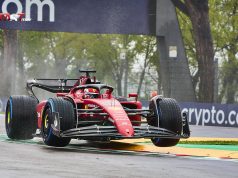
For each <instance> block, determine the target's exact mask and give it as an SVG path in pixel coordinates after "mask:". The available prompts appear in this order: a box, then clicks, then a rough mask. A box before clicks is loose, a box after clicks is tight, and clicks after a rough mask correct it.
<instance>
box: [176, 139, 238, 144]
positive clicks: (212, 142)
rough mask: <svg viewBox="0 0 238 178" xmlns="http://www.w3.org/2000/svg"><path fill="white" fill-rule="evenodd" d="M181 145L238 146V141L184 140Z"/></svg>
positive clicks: (180, 142)
mask: <svg viewBox="0 0 238 178" xmlns="http://www.w3.org/2000/svg"><path fill="white" fill-rule="evenodd" d="M179 144H195V145H238V141H224V140H223V141H218V140H212V141H187V140H182V141H179Z"/></svg>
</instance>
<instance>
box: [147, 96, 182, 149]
mask: <svg viewBox="0 0 238 178" xmlns="http://www.w3.org/2000/svg"><path fill="white" fill-rule="evenodd" d="M149 108H150V110H151V111H152V113H153V114H152V116H151V117H150V118H149V120H148V124H149V125H152V126H155V127H160V128H164V129H167V130H170V131H173V132H175V133H177V134H178V135H181V132H182V127H183V126H182V115H181V109H180V107H179V105H178V103H177V101H176V100H175V99H172V98H157V99H156V100H154V101H151V102H150V105H149ZM179 140H180V139H170V138H152V139H151V141H152V142H153V144H154V145H155V146H158V147H170V146H175V145H176V144H177V143H178V142H179Z"/></svg>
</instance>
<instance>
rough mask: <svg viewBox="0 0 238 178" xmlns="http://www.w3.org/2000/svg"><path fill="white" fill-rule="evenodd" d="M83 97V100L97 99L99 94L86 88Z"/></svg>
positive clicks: (92, 89) (95, 90) (93, 89)
mask: <svg viewBox="0 0 238 178" xmlns="http://www.w3.org/2000/svg"><path fill="white" fill-rule="evenodd" d="M84 96H85V98H98V97H99V92H98V90H97V89H95V88H86V89H84Z"/></svg>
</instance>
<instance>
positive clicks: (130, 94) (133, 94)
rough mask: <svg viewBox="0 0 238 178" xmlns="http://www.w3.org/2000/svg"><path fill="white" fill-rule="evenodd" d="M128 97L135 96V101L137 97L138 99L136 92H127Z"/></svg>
mask: <svg viewBox="0 0 238 178" xmlns="http://www.w3.org/2000/svg"><path fill="white" fill-rule="evenodd" d="M128 96H129V98H133V97H134V98H135V99H136V101H137V99H138V95H137V93H129V95H128Z"/></svg>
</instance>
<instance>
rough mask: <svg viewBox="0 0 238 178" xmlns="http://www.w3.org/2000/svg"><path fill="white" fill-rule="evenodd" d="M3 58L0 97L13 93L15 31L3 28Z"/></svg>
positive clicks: (15, 50)
mask: <svg viewBox="0 0 238 178" xmlns="http://www.w3.org/2000/svg"><path fill="white" fill-rule="evenodd" d="M2 37H3V58H2V69H1V76H2V78H1V80H0V86H1V90H0V97H6V96H7V97H8V96H10V95H11V94H12V93H15V81H16V58H17V31H16V30H3V31H2Z"/></svg>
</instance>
